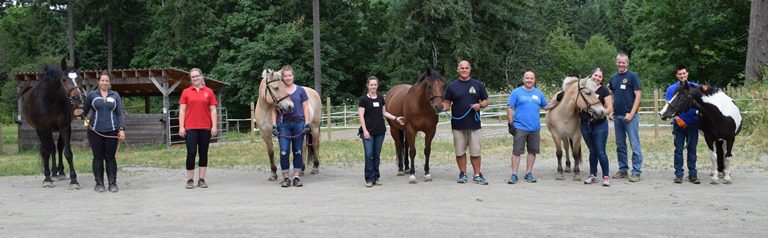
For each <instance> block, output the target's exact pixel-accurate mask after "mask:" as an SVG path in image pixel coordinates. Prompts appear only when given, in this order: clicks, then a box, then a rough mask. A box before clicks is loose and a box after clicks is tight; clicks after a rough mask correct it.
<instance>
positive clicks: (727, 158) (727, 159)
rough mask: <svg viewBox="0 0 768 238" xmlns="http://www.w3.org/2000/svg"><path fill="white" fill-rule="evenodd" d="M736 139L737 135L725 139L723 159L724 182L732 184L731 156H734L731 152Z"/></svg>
mask: <svg viewBox="0 0 768 238" xmlns="http://www.w3.org/2000/svg"><path fill="white" fill-rule="evenodd" d="M734 139H735V136H734V137H732V138H729V139H728V140H726V141H725V151H724V152H725V155H724V156H723V157H724V160H723V174H724V175H723V180H724V181H723V183H724V184H731V158H733V154H731V149H733V140H734Z"/></svg>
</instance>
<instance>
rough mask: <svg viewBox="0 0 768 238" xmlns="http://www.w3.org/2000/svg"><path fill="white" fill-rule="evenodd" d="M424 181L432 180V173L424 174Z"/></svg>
mask: <svg viewBox="0 0 768 238" xmlns="http://www.w3.org/2000/svg"><path fill="white" fill-rule="evenodd" d="M424 182H432V175H430V174H427V175H424Z"/></svg>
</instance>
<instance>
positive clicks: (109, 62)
mask: <svg viewBox="0 0 768 238" xmlns="http://www.w3.org/2000/svg"><path fill="white" fill-rule="evenodd" d="M107 70H109V71H112V25H110V24H108V25H107Z"/></svg>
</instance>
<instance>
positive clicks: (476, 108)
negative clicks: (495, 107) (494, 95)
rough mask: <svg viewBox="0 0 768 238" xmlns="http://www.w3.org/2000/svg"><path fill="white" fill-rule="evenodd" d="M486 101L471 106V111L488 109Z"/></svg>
mask: <svg viewBox="0 0 768 238" xmlns="http://www.w3.org/2000/svg"><path fill="white" fill-rule="evenodd" d="M488 104H489V103H488V99H483V100H481V101H480V102H479V103H475V104H472V109H474V110H475V111H480V109H481V108H486V107H488Z"/></svg>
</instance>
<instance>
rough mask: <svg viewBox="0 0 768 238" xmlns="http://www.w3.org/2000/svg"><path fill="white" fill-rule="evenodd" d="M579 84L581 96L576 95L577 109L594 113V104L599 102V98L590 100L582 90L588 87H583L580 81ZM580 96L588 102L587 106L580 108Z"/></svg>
mask: <svg viewBox="0 0 768 238" xmlns="http://www.w3.org/2000/svg"><path fill="white" fill-rule="evenodd" d="M578 86H579V87H578V89H579V92H578V93H579V97H576V107H577V110H580V111H583V112H587V113H589V114H593V113H594V112H595V110H594V109H592V106H594V105H597V104H599V103H600V100H597V101H596V102H589V100H588V99H587V97H586V96H584V93H582V90H584V89H586V87H583V86H582V84H581V82H579V83H578ZM579 98H581V99H582V100H584V102H585V103H587V108H578V106H579Z"/></svg>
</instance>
